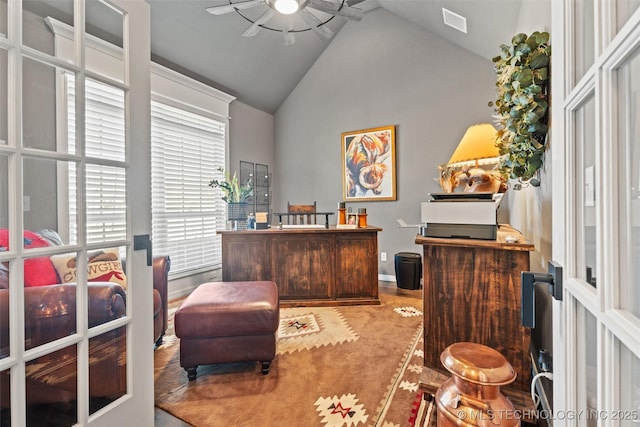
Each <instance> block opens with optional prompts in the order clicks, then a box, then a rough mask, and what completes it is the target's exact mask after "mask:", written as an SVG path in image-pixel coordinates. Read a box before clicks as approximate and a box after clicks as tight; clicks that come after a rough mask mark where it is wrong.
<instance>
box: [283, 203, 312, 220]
mask: <svg viewBox="0 0 640 427" xmlns="http://www.w3.org/2000/svg"><path fill="white" fill-rule="evenodd" d="M287 213H289V214H294V215H288V223H289V224H316V202H313V204H312V205H292V204H291V203H289V202H287Z"/></svg>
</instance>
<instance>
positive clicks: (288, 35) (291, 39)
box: [282, 19, 296, 46]
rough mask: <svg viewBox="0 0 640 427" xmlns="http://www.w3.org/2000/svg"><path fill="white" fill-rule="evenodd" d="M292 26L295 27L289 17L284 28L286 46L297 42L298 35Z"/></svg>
mask: <svg viewBox="0 0 640 427" xmlns="http://www.w3.org/2000/svg"><path fill="white" fill-rule="evenodd" d="M292 28H293V22H292V21H291V19H288V20H287V23H286V24H285V26H284V29H283V30H282V35H283V37H284V45H285V46H291V45H292V44H294V43H295V42H296V35H295V33H292V32H291V30H292Z"/></svg>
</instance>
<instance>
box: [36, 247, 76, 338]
mask: <svg viewBox="0 0 640 427" xmlns="http://www.w3.org/2000/svg"><path fill="white" fill-rule="evenodd" d="M56 257H58V255H54V256H52V257H51V258H48V257H47V258H44V257H40V258H32V259H27V260H25V261H24V272H25V288H24V315H25V349H27V350H28V349H31V348H35V347H37V346H39V345H43V344H46V343H49V342H52V341H55V340H57V339H60V338H64V337H66V336H69V335H73V334H75V333H76V285H75V283H68V284H58V285H56V286H55V287H49V286H44V287H43V286H41V285H39V284H38V283H34V284H31V283H28V281H30V280H33V281H35V280H40V278H41V277H42V276H43V275H44V274H45V272H46V274H47V275H50V274H51V275H53V276H54V277H58V270H59V268H57V267H56ZM60 271H62V270H60ZM60 277H61V279H60V280H58V279H55V281H56V282H62V281H63V279H62V276H60Z"/></svg>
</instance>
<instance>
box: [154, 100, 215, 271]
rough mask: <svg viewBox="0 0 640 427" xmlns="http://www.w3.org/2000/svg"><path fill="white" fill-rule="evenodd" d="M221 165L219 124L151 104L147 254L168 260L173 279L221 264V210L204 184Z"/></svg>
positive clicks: (162, 105) (202, 117)
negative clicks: (150, 229) (150, 234)
mask: <svg viewBox="0 0 640 427" xmlns="http://www.w3.org/2000/svg"><path fill="white" fill-rule="evenodd" d="M224 160H225V124H224V123H221V122H218V121H216V120H213V119H210V118H208V117H204V116H202V115H198V114H194V113H191V112H189V111H185V110H182V109H178V108H175V107H173V106H169V105H166V104H163V103H160V102H156V101H152V103H151V181H152V184H151V185H152V190H151V194H152V218H153V224H152V225H153V252H154V253H156V254H168V255H169V256H171V275H172V276H173V277H176V276H182V275H186V274H187V273H188V272H194V271H196V270H202V269H210V268H212V267H219V266H220V265H221V263H222V249H221V240H220V236H219V235H217V234H216V229H223V228H224V227H225V214H224V213H225V210H224V208H225V206H224V202H223V201H222V200H220V198H219V197H215V193H214V191H213V190H212V189H211V188H210V187H209V186H208V184H209V181H211V179H212V178H213V177H214V173H215V170H216V169H217V168H218V167H220V166H222V165H224V164H225V161H224Z"/></svg>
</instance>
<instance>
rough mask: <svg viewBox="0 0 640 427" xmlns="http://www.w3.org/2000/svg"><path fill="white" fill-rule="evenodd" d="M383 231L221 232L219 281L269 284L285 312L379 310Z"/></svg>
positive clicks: (377, 229) (373, 229) (370, 227)
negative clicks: (287, 308) (303, 309)
mask: <svg viewBox="0 0 640 427" xmlns="http://www.w3.org/2000/svg"><path fill="white" fill-rule="evenodd" d="M379 231H382V229H381V228H378V227H372V226H369V227H367V228H356V229H337V228H335V227H334V226H332V227H329V228H309V229H306V228H291V229H279V228H270V229H266V230H242V231H219V232H218V233H220V234H221V235H222V280H224V281H244V280H272V281H274V282H276V284H277V285H278V292H279V296H280V304H281V305H283V306H296V305H300V306H320V305H355V304H380V300H379V299H378V232H379Z"/></svg>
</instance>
